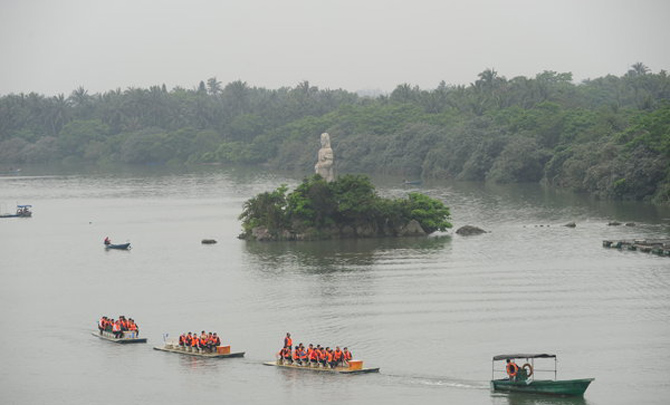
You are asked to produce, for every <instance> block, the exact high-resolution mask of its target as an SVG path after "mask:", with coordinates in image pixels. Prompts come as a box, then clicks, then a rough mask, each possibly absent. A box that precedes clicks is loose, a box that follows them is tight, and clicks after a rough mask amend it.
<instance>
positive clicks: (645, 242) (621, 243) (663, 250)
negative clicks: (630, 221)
mask: <svg viewBox="0 0 670 405" xmlns="http://www.w3.org/2000/svg"><path fill="white" fill-rule="evenodd" d="M603 247H606V248H612V249H620V250H639V251H640V252H644V253H653V254H656V255H659V256H666V257H670V239H623V240H604V241H603Z"/></svg>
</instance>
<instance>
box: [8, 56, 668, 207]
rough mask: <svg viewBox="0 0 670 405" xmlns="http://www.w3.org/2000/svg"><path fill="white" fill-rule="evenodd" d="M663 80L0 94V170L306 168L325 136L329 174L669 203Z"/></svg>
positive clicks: (203, 84) (637, 75) (239, 84)
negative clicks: (331, 154) (521, 185)
mask: <svg viewBox="0 0 670 405" xmlns="http://www.w3.org/2000/svg"><path fill="white" fill-rule="evenodd" d="M668 128H670V78H669V77H668V75H667V73H666V72H665V71H664V70H662V71H660V72H658V73H653V72H652V71H651V70H650V69H649V68H648V67H647V66H645V65H644V64H642V63H636V64H634V65H632V66H630V69H629V70H628V71H626V72H625V73H624V74H623V75H622V76H620V77H617V76H614V75H608V76H605V77H600V78H595V79H590V80H586V81H584V82H582V83H579V84H573V82H572V74H571V73H569V72H555V71H544V72H541V73H538V74H537V75H535V76H534V77H524V76H519V77H514V78H512V79H507V78H506V77H504V76H503V75H501V74H500V73H499V72H497V71H496V70H495V69H486V70H484V71H483V72H481V73H479V74H478V75H477V78H476V80H474V82H473V83H471V84H470V85H468V86H450V85H447V84H446V83H444V82H441V83H439V85H438V86H437V87H436V88H435V89H420V88H419V87H417V86H412V85H411V84H407V83H403V84H400V85H398V86H397V88H396V89H395V90H393V91H392V92H391V93H390V94H389V95H379V96H376V97H363V96H359V95H357V94H355V93H351V92H348V91H345V90H330V89H319V88H318V87H316V86H313V85H312V84H310V83H309V82H308V81H304V82H301V83H298V84H297V85H296V86H295V87H283V88H280V89H276V90H269V89H265V88H259V87H252V86H250V85H248V84H247V83H246V82H243V81H239V80H238V81H235V82H231V83H228V84H226V85H224V84H222V83H221V82H220V81H218V80H217V79H216V78H209V79H207V80H203V81H200V82H199V83H198V84H197V85H196V86H195V87H194V88H193V89H185V88H181V87H176V88H174V89H172V90H169V91H168V90H167V89H166V87H165V86H164V85H162V86H161V85H156V86H151V87H149V88H148V89H143V88H128V89H126V90H124V91H122V90H121V89H117V90H111V91H107V92H104V93H102V94H89V93H88V91H86V89H84V88H82V87H79V88H77V89H75V90H73V91H72V93H71V94H70V95H69V96H67V97H66V96H65V95H58V96H55V97H45V96H43V95H40V94H36V93H29V94H9V95H4V96H1V97H0V163H4V164H11V165H17V164H22V163H46V162H61V161H66V162H91V163H107V162H122V163H133V164H183V163H222V164H265V165H268V166H269V167H272V168H278V169H286V170H297V171H301V172H303V173H304V172H311V171H312V168H313V165H314V161H315V156H316V150H318V147H319V143H318V142H319V140H318V139H319V138H318V135H319V134H320V133H322V132H328V133H330V134H331V140H332V145H333V149H334V150H335V154H336V156H337V159H336V162H335V163H336V170H337V171H338V172H339V173H385V174H392V175H398V176H406V177H418V176H421V177H424V178H452V179H457V180H467V181H491V182H499V183H508V182H542V183H545V184H549V185H553V186H557V187H564V188H568V189H571V190H574V191H577V192H587V193H592V194H594V195H596V196H598V197H602V198H611V199H633V200H643V199H644V200H652V201H654V202H657V203H670V169H669V167H670V146H669V145H670V130H669V129H668Z"/></svg>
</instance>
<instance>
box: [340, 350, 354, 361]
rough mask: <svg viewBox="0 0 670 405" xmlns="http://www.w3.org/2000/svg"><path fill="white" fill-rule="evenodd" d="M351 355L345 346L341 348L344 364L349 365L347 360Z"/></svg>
mask: <svg viewBox="0 0 670 405" xmlns="http://www.w3.org/2000/svg"><path fill="white" fill-rule="evenodd" d="M352 357H353V355H352V354H351V352H350V351H349V349H347V348H346V347H345V348H344V349H342V360H343V363H344V364H345V365H349V360H351V358H352Z"/></svg>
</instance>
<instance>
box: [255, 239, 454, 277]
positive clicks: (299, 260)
mask: <svg viewBox="0 0 670 405" xmlns="http://www.w3.org/2000/svg"><path fill="white" fill-rule="evenodd" d="M450 242H451V237H450V236H447V235H445V236H435V237H423V238H383V239H347V240H329V241H314V242H298V243H296V242H271V243H259V242H247V243H245V244H244V246H245V252H246V253H247V259H248V260H250V261H252V262H255V264H256V265H258V267H257V268H258V269H259V270H261V271H264V272H269V273H275V272H282V269H284V270H286V269H292V270H296V271H300V272H304V273H312V274H327V273H335V272H350V271H360V270H364V269H366V268H368V267H369V266H372V265H373V264H375V263H376V262H377V261H379V260H380V259H381V258H382V257H386V256H388V255H393V256H394V257H404V258H406V257H408V256H412V255H416V254H421V255H422V257H424V258H425V256H426V255H427V254H430V253H431V252H434V253H437V252H441V251H443V250H444V249H446V248H448V247H450Z"/></svg>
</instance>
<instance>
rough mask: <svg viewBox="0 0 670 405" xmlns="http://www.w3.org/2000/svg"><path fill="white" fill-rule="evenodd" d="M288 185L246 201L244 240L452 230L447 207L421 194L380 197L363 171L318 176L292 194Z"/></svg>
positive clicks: (426, 232)
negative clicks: (400, 197) (333, 177)
mask: <svg viewBox="0 0 670 405" xmlns="http://www.w3.org/2000/svg"><path fill="white" fill-rule="evenodd" d="M287 192H288V187H287V186H286V185H281V186H280V187H279V188H277V189H276V190H274V191H268V192H264V193H261V194H259V195H257V196H255V197H253V198H251V199H249V200H248V201H247V202H246V203H245V204H244V210H243V212H242V214H241V215H240V217H239V219H240V220H242V228H243V232H242V234H241V235H240V236H239V237H240V238H241V239H247V240H260V241H269V240H271V241H276V240H315V239H339V238H370V237H384V236H423V235H427V234H430V233H433V232H435V231H445V230H447V229H448V228H451V227H452V225H451V223H450V222H449V215H450V214H449V208H448V207H447V206H446V205H444V203H442V202H441V201H439V200H436V199H433V198H431V197H428V196H426V195H424V194H421V193H409V194H408V196H407V198H406V199H388V198H382V197H380V196H379V195H377V193H376V192H375V188H374V186H373V184H372V183H371V181H370V179H369V178H368V177H367V176H364V175H353V174H345V175H343V176H339V177H338V178H337V179H335V180H334V181H332V182H327V181H325V180H324V179H323V177H321V176H320V175H318V174H315V175H313V176H312V177H309V178H305V179H304V180H303V182H302V184H300V185H299V186H298V187H296V189H295V190H293V191H292V192H290V193H287Z"/></svg>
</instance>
